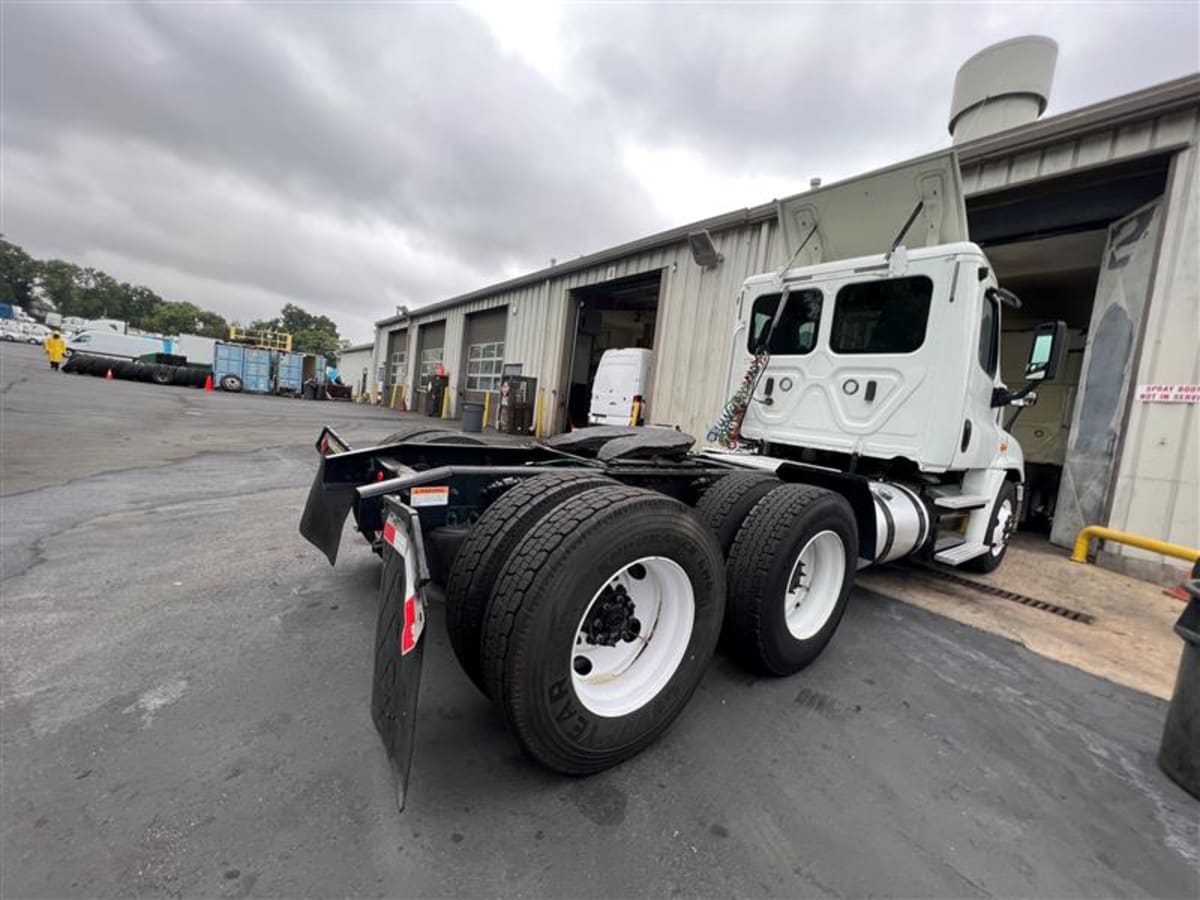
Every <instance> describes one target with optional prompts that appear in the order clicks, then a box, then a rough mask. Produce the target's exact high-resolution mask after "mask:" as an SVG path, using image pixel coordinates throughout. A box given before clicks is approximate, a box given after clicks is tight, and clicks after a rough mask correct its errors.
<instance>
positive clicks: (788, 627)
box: [300, 156, 1066, 805]
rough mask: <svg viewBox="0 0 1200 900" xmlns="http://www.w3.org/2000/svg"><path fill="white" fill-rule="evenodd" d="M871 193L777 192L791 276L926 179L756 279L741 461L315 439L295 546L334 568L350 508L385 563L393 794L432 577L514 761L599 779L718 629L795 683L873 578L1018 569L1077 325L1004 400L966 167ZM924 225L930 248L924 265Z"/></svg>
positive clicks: (654, 732)
mask: <svg viewBox="0 0 1200 900" xmlns="http://www.w3.org/2000/svg"><path fill="white" fill-rule="evenodd" d="M914 169H915V170H914ZM883 176H888V177H886V178H885V177H883ZM892 176H895V177H892ZM872 179H873V180H872ZM867 180H870V181H872V183H871V184H869V185H863V184H856V185H854V190H853V191H851V194H850V196H849V199H848V200H847V198H846V197H841V198H840V199H839V197H838V195H837V193H836V192H835V193H834V194H832V195H831V194H829V193H825V192H823V191H814V192H810V193H808V194H805V195H803V199H804V205H803V207H802V209H800V210H799V211H796V210H792V209H790V208H789V207H788V205H787V204H786V203H785V204H781V218H785V217H786V218H788V220H789V221H790V220H791V219H792V218H794V219H795V221H796V222H797V223H800V224H802V225H804V226H807V228H806V229H805V232H806V233H807V235H808V237H804V233H805V232H802V233H801V234H800V238H802V239H797V240H795V241H794V242H793V243H792V247H793V248H795V249H794V252H793V261H794V259H795V258H797V257H799V255H800V253H801V252H802V251H804V250H805V248H806V247H807V246H808V242H809V240H810V239H811V237H812V236H813V235H814V234H816V233H817V232H818V230H820V232H821V235H822V244H823V246H824V248H826V249H827V248H830V247H836V246H841V247H855V246H861V242H862V241H864V240H866V239H868V238H871V239H876V238H878V234H874V237H872V235H873V233H872V232H871V228H880V227H888V228H891V227H897V228H898V227H900V226H899V225H895V226H879V225H878V224H877V223H874V224H872V223H873V220H866V219H863V218H862V217H861V216H850V217H845V219H846V221H845V222H843V223H842V224H843V225H844V228H842V229H840V230H839V227H838V223H837V220H836V219H831V218H830V216H829V213H830V209H831V205H835V204H836V203H837V202H841V201H846V202H848V203H850V205H851V208H852V209H857V208H858V206H861V204H862V202H863V201H862V199H861V198H862V197H863V196H867V197H887V196H889V191H890V192H891V193H890V195H891V196H893V197H894V196H900V197H902V198H903V197H905V196H906V195H905V194H904V191H909V192H911V191H912V190H913V188H914V186H915V187H916V189H917V190H918V191H919V195H918V196H919V199H918V200H917V206H916V208H915V209H914V210H913V211H912V212H911V213H909V207H908V206H907V205H905V209H904V210H903V215H901V216H900V217H899V221H900V223H901V224H903V228H901V230H900V237H899V238H896V239H895V241H894V242H892V243H891V244H890V249H886V248H887V247H888V242H889V241H890V240H891V238H890V237H889V238H885V239H884V242H885V249H886V252H880V253H877V254H870V255H865V256H857V257H852V258H839V259H835V260H831V261H824V262H821V261H817V262H811V263H810V264H808V265H804V266H798V267H796V268H792V267H790V265H789V266H785V267H784V269H782V270H781V271H779V272H773V273H765V274H763V275H758V276H754V277H752V278H750V279H747V281H746V282H745V283H744V284H743V286H742V289H741V291H740V292H739V294H738V296H737V298H736V309H737V314H736V318H737V324H736V327H735V329H734V331H733V334H732V336H731V349H732V353H731V365H732V368H731V371H730V388H731V392H732V394H733V397H732V399H731V401H730V403H729V404H728V405H727V407H726V409H725V411H724V412H723V413H722V415H721V416H720V418H719V420H718V423H717V425H715V426H714V428H713V430H712V431H711V432H710V434H709V435H708V437H709V440H710V442H712V443H719V444H723V445H725V446H726V447H727V448H729V449H727V450H724V451H716V450H707V451H703V452H694V451H693V450H692V445H693V443H694V442H693V439H692V438H691V437H689V436H688V435H684V434H681V433H679V432H676V431H673V430H670V429H663V428H628V427H627V428H621V427H612V426H600V427H596V428H587V429H583V430H581V431H577V432H572V433H569V434H566V435H559V436H557V437H554V438H551V439H550V440H548V441H546V442H545V443H542V444H526V445H512V444H506V445H491V444H488V443H485V442H484V441H482V440H481V439H477V438H472V437H470V436H468V435H462V434H457V433H451V432H445V431H443V430H441V429H439V428H437V427H435V426H412V427H410V428H409V429H408V430H406V431H404V432H398V433H396V434H393V435H390V436H389V437H388V438H385V439H384V440H383V441H382V442H381V444H380V445H379V446H377V447H369V448H366V449H361V450H355V449H352V448H351V447H349V445H348V444H347V443H346V442H345V441H344V440H342V439H341V438H340V437H339V436H338V435H337V434H336V433H334V432H333V431H332V430H331V429H329V428H325V429H324V430H323V431H322V432H321V435H320V437H319V438H318V441H317V448H318V451H319V454H320V460H319V463H318V468H317V473H316V478H315V480H314V482H313V485H312V489H311V490H310V492H309V497H308V502H307V504H306V506H305V509H304V513H303V515H302V517H301V522H300V531H301V534H303V535H304V537H305V538H307V539H308V540H309V541H310V542H311V543H312V544H314V545H315V546H317V547H318V548H319V549H320V550H322V551H323V552H324V553H325V555H326V556H327V558H328V559H329V561H330V562H331V563H333V562H335V561H336V558H337V552H338V545H339V542H340V539H341V533H342V529H343V526H344V522H345V519H346V518H347V516H348V514H350V513H353V515H354V519H355V522H356V524H357V527H358V530H359V531H360V532H361V533H362V534H363V536H364V537H365V538H366V539H367V540H368V541H370V542H371V544H372V547H373V548H374V549H375V550H376V551H377V552H379V553H380V554H381V555H382V557H383V560H384V572H383V579H382V582H381V586H380V603H379V616H378V620H377V632H376V639H375V648H376V655H375V672H374V690H373V694H372V701H371V708H372V717H373V719H374V722H375V726H376V728H377V730H378V731H379V733H380V735H381V737H382V738H383V741H384V744H385V746H386V748H387V752H388V755H389V757H390V758H391V760H392V761H393V763H394V765H395V768H396V770H397V773H398V787H399V798H400V802H401V805H403V801H404V796H405V793H406V790H407V785H408V773H409V767H410V764H411V760H412V749H413V728H414V723H415V717H416V709H417V690H418V684H419V679H420V671H421V662H422V656H423V647H424V643H423V640H422V638H423V636H424V630H425V612H424V610H425V606H426V602H427V591H428V588H429V586H430V585H431V584H435V583H437V584H441V585H442V587H443V591H444V594H445V597H446V625H447V629H448V631H449V638H450V644H451V646H452V648H453V650H454V652H455V655H456V656H457V657H458V661H459V663H460V665H461V666H462V668H463V669H464V670H465V671H466V673H467V674H468V676H470V678H471V680H472V681H473V682H474V683H475V685H476V686H477V687H478V688H479V689H480V690H481V691H482V692H483V693H484V694H486V695H487V696H488V697H490V698H491V699H492V700H493V701H494V702H496V704H497V705H498V706H499V707H500V709H501V710H502V711H503V714H504V716H505V718H506V719H507V721H508V723H509V726H510V728H511V729H512V731H513V733H514V734H515V735H516V738H517V740H518V742H519V743H520V744H521V746H522V747H523V748H524V749H525V750H526V751H527V752H528V753H529V754H530V755H532V756H533V757H534V758H535V759H537V760H538V761H539V762H541V763H542V764H543V765H545V766H547V767H548V768H550V769H553V770H555V771H558V772H563V773H568V774H586V773H591V772H598V771H601V770H603V769H606V768H609V767H611V766H613V765H616V764H618V763H620V762H622V761H623V760H626V759H628V758H630V757H631V756H633V755H635V754H636V753H638V752H640V751H641V750H642V749H643V748H645V747H646V746H647V745H649V744H650V743H651V742H652V741H654V740H655V739H656V738H657V737H658V736H659V735H661V734H662V733H663V732H664V731H665V730H666V729H667V727H668V726H669V725H670V724H671V722H672V721H673V720H674V718H675V717H676V716H677V715H678V714H679V712H680V711H681V710H682V709H683V707H684V705H685V704H686V703H687V701H688V699H689V697H690V696H691V694H692V692H693V691H694V690H695V688H696V686H697V685H698V684H699V681H700V678H701V676H702V674H703V672H704V669H705V667H706V665H707V663H708V660H709V658H710V657H711V655H712V653H713V650H714V648H715V646H716V643H717V639H718V636H720V635H722V634H724V637H725V643H726V644H727V645H728V646H729V648H730V650H731V651H732V652H733V653H734V654H736V655H737V656H738V657H739V658H740V659H741V660H742V661H743V662H744V663H745V664H746V665H747V666H749V667H750V668H752V669H754V670H755V671H758V672H763V673H766V674H770V675H776V676H784V675H789V674H792V673H794V672H797V671H799V670H801V669H803V668H804V667H805V666H807V665H808V664H810V663H811V662H812V661H813V660H814V659H816V658H817V656H818V655H819V654H820V653H821V652H822V650H823V649H824V648H825V646H826V645H827V644H828V643H829V641H830V639H831V638H832V637H833V634H834V632H835V631H836V629H837V627H838V624H839V623H840V621H841V619H842V614H843V612H844V610H845V607H846V603H847V598H848V596H849V593H850V589H851V586H852V584H853V581H854V576H855V573H856V571H857V570H858V569H859V568H862V567H864V566H868V565H872V564H881V563H888V562H891V561H894V560H899V559H902V558H906V557H922V558H931V559H932V560H935V561H937V562H941V563H943V564H946V565H951V566H958V565H967V566H970V567H972V568H975V569H978V570H981V571H990V570H992V569H995V568H996V567H997V566H998V565H1000V563H1001V562H1002V561H1003V559H1004V557H1005V554H1006V550H1007V547H1008V542H1009V540H1010V538H1011V536H1012V533H1013V530H1014V528H1015V523H1016V521H1017V516H1018V511H1019V508H1020V500H1021V491H1022V485H1023V480H1024V476H1023V466H1022V455H1021V449H1020V446H1019V445H1018V444H1017V442H1016V440H1015V439H1014V438H1013V437H1012V435H1011V434H1009V433H1008V432H1007V431H1005V429H1004V428H1003V427H1002V425H1001V418H1000V414H1001V412H1002V411H1003V409H1004V408H1005V407H1007V406H1017V407H1022V406H1026V405H1029V404H1030V403H1032V402H1033V400H1034V399H1035V396H1036V395H1035V394H1034V388H1035V387H1036V386H1037V385H1038V384H1040V383H1043V382H1045V381H1048V380H1049V379H1051V378H1053V377H1054V376H1055V373H1056V371H1057V369H1058V368H1059V365H1060V362H1061V359H1062V355H1063V351H1064V349H1065V343H1066V330H1065V326H1064V325H1063V323H1061V322H1051V323H1046V324H1045V325H1043V326H1040V327H1039V328H1038V329H1037V332H1036V333H1035V335H1034V337H1033V340H1032V341H1031V348H1030V355H1029V359H1028V362H1027V364H1026V367H1025V377H1026V380H1027V384H1026V385H1025V387H1024V388H1022V389H1021V390H1017V391H1010V390H1009V389H1008V388H1007V387H1006V386H1005V385H1004V384H1003V383H1002V382H1001V380H1000V375H999V366H998V361H999V350H1000V317H1001V309H1002V307H1004V306H1013V305H1019V301H1018V300H1017V299H1016V297H1015V296H1013V295H1012V294H1011V293H1009V292H1007V291H1005V290H1004V289H1002V288H1000V287H999V285H998V284H997V283H996V279H995V275H994V271H993V269H992V268H991V266H990V264H989V263H988V261H987V259H986V257H985V256H984V254H983V251H982V250H980V248H979V247H977V246H976V245H974V244H971V243H969V242H968V241H966V240H964V239H962V238H963V237H965V232H964V230H963V229H965V224H963V223H965V221H966V218H965V211H964V210H963V209H962V203H961V195H960V194H958V193H957V184H958V181H957V166H956V163H955V162H954V159H953V157H952V156H950V157H949V158H945V157H939V158H931V159H928V160H923V161H918V162H917V163H916V164H914V167H910V169H906V170H899V171H895V170H889V171H888V172H885V173H877V174H876V175H875V176H869V177H868V179H867ZM842 189H844V186H843V187H842ZM909 200H911V197H909ZM855 204H858V206H855ZM922 210H926V211H925V212H924V214H922ZM793 214H794V215H793ZM904 215H907V216H908V218H907V221H905V220H904ZM922 215H923V217H922ZM847 223H848V224H847ZM956 223H957V224H956ZM868 226H869V227H868ZM910 229H912V230H914V232H915V233H917V234H920V235H923V238H922V240H923V241H924V242H926V243H928V244H930V246H925V247H923V248H921V249H918V250H914V251H912V252H909V251H907V250H906V249H905V248H904V247H903V246H902V244H901V239H902V238H903V237H904V235H905V234H906V233H907V232H908V231H909V230H910ZM785 234H786V229H785ZM864 235H866V237H864ZM893 235H894V232H893ZM947 236H948V237H949V242H944V243H940V244H938V243H935V242H934V241H932V240H931V239H930V238H931V237H943V238H945V237H947ZM856 242H858V243H856ZM821 252H826V250H822V251H821ZM739 362H740V363H741V366H738V365H737V364H738V363H739Z"/></svg>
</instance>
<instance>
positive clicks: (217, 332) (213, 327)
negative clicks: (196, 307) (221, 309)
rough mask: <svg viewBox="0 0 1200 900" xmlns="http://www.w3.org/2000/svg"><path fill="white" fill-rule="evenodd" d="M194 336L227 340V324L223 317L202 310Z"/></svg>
mask: <svg viewBox="0 0 1200 900" xmlns="http://www.w3.org/2000/svg"><path fill="white" fill-rule="evenodd" d="M196 334H200V335H203V336H204V337H210V338H218V339H220V340H227V339H228V338H229V323H228V322H226V321H225V317H224V316H220V315H217V313H215V312H209V311H208V310H203V309H202V310H200V317H199V319H198V320H197V323H196Z"/></svg>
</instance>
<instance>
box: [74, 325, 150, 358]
mask: <svg viewBox="0 0 1200 900" xmlns="http://www.w3.org/2000/svg"><path fill="white" fill-rule="evenodd" d="M67 350H68V351H69V352H71V353H90V354H92V355H94V356H112V357H115V358H117V359H137V358H138V357H139V356H145V355H146V354H147V353H166V352H168V351H167V350H166V348H165V347H164V345H163V342H162V341H161V340H159V339H158V338H150V337H138V336H137V335H132V334H117V333H116V332H115V331H81V332H79V334H74V335H71V337H69V338H67Z"/></svg>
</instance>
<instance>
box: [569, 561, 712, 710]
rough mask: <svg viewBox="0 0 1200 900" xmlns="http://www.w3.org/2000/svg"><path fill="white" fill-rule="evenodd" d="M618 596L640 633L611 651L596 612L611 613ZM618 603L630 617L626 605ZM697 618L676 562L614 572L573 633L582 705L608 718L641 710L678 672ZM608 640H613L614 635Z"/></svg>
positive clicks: (640, 564) (577, 689) (575, 671)
mask: <svg viewBox="0 0 1200 900" xmlns="http://www.w3.org/2000/svg"><path fill="white" fill-rule="evenodd" d="M638 576H640V577H638ZM618 597H627V598H628V600H629V601H632V607H633V613H632V618H635V619H637V622H638V626H637V629H636V630H637V634H636V636H632V633H631V631H630V630H628V629H627V630H626V632H625V635H624V636H623V637H622V638H620V639H617V640H616V643H615V644H614V645H613V646H608V645H606V644H604V643H598V642H596V640H595V637H596V633H595V632H596V628H595V625H596V622H595V621H593V618H592V617H593V612H595V613H596V614H597V615H598V616H599V615H600V613H602V612H605V611H606V610H609V611H611V610H612V609H613V606H612V604H613V601H614V599H615V598H618ZM619 602H620V603H621V606H622V607H623V609H624V610H625V611H626V612H627V611H628V609H629V607H628V604H625V603H624V601H623V600H621V601H619ZM695 619H696V598H695V594H694V593H693V591H692V582H691V580H690V579H689V578H688V576H687V573H686V572H684V571H683V568H682V567H681V566H680V565H679V564H678V563H677V562H675V561H674V560H670V559H667V558H666V557H663V556H644V557H642V558H641V559H638V560H635V561H634V562H631V563H629V564H628V565H626V566H624V567H622V568H621V569H619V570H617V571H616V572H614V573H613V574H612V575H610V576H609V577H608V578H607V579H606V580H605V582H604V586H603V587H601V588H600V590H598V591H596V593H595V594H594V595H593V596H592V600H591V602H590V603H589V604H588V606H587V609H586V610H584V613H583V616H582V618H580V620H579V624H578V625H577V626H576V628H575V637H574V640H573V642H572V647H571V659H570V660H569V662H570V665H571V680H572V683H573V684H574V686H575V696H577V697H578V698H579V702H580V703H582V704H583V705H584V707H585V708H586V709H587V710H588V711H589V712H592V713H594V714H595V715H598V716H604V717H606V718H615V717H617V716H625V715H629V713H631V712H635V711H636V710H639V709H641V708H642V707H643V706H645V705H646V704H647V703H649V702H650V701H651V700H653V699H654V698H655V697H657V696H658V694H659V692H660V691H662V689H663V688H664V687H666V685H667V682H668V681H670V680H671V676H672V675H674V674H675V670H676V669H678V668H679V663H680V662H682V661H683V656H684V654H685V653H686V652H687V647H688V643H689V642H690V641H691V638H692V625H693V624H694V622H695ZM608 621H609V622H612V621H614V620H613V618H611V617H610V618H609V619H608ZM626 621H627V622H628V617H626ZM589 623H590V624H589ZM630 638H631V639H630ZM606 639H607V640H611V639H612V636H611V634H609V635H608V636H607V638H606Z"/></svg>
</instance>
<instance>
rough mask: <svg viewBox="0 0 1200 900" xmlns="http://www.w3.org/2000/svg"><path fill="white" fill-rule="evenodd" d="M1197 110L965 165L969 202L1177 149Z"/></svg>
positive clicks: (1189, 133) (1187, 136) (1184, 141)
mask: <svg viewBox="0 0 1200 900" xmlns="http://www.w3.org/2000/svg"><path fill="white" fill-rule="evenodd" d="M1197 113H1198V110H1197V108H1195V107H1192V108H1190V109H1184V110H1179V111H1177V112H1172V113H1168V114H1166V115H1161V116H1158V117H1155V118H1150V119H1144V120H1142V121H1140V122H1132V123H1128V124H1125V125H1120V126H1118V127H1114V128H1104V129H1101V130H1098V131H1094V132H1090V133H1088V134H1084V135H1081V136H1079V137H1075V138H1071V139H1069V140H1064V141H1055V142H1050V143H1047V144H1045V145H1044V146H1041V147H1037V148H1034V149H1031V150H1027V151H1023V152H1020V153H1014V154H1011V155H1007V156H999V157H996V158H994V159H988V160H983V161H980V162H972V161H971V160H970V159H969V158H967V159H964V160H963V163H962V181H963V190H964V191H965V192H966V194H967V196H970V195H971V194H982V193H986V192H988V191H996V190H1001V189H1003V188H1008V187H1013V186H1015V185H1018V184H1022V183H1024V182H1028V181H1034V180H1036V179H1039V178H1051V177H1054V176H1058V175H1066V174H1067V173H1069V172H1073V171H1076V170H1079V169H1086V168H1091V167H1093V166H1098V165H1103V164H1107V163H1115V162H1120V161H1121V160H1125V159H1133V158H1134V157H1138V156H1146V155H1149V154H1152V153H1156V152H1163V151H1168V150H1171V149H1179V148H1180V147H1181V146H1184V145H1186V144H1187V143H1188V142H1189V141H1191V140H1192V135H1193V134H1194V133H1195V131H1196V117H1197Z"/></svg>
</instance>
